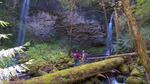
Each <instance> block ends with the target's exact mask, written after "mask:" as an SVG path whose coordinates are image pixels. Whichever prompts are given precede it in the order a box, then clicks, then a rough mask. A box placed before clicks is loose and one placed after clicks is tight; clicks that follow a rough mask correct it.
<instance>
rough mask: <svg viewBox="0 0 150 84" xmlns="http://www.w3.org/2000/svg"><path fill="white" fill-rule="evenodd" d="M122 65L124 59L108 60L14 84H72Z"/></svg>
mask: <svg viewBox="0 0 150 84" xmlns="http://www.w3.org/2000/svg"><path fill="white" fill-rule="evenodd" d="M123 63H124V59H123V58H122V57H116V58H110V59H106V60H103V61H99V62H95V63H91V64H85V65H81V66H78V67H74V68H70V69H66V70H61V71H57V72H54V73H52V74H48V75H44V76H41V77H36V78H33V79H30V80H26V81H16V82H15V83H14V84H17V83H19V84H20V83H21V84H72V83H77V82H79V81H81V80H84V79H86V78H88V77H92V76H94V75H97V74H100V73H105V72H108V71H110V70H112V69H114V68H117V67H118V66H119V65H121V64H123ZM4 84H5V83H4ZM6 84H7V83H6ZM8 84H9V83H8Z"/></svg>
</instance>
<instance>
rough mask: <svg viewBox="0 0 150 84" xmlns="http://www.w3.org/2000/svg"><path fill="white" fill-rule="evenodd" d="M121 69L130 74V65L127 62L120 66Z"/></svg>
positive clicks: (122, 71) (123, 72)
mask: <svg viewBox="0 0 150 84" xmlns="http://www.w3.org/2000/svg"><path fill="white" fill-rule="evenodd" d="M119 70H120V71H121V73H122V74H125V75H128V74H129V67H128V65H126V64H122V65H121V66H120V67H119Z"/></svg>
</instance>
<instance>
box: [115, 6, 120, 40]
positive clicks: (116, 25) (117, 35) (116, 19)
mask: <svg viewBox="0 0 150 84" xmlns="http://www.w3.org/2000/svg"><path fill="white" fill-rule="evenodd" d="M114 11H115V12H114V13H115V14H114V23H115V30H116V40H117V41H118V40H119V37H120V23H119V18H118V14H117V9H116V8H114Z"/></svg>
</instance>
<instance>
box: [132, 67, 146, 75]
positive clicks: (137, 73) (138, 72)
mask: <svg viewBox="0 0 150 84" xmlns="http://www.w3.org/2000/svg"><path fill="white" fill-rule="evenodd" d="M130 75H131V76H136V77H142V76H143V75H144V74H143V73H142V72H141V71H140V70H139V69H137V68H134V69H133V70H132V72H131V73H130Z"/></svg>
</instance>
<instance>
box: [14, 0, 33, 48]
mask: <svg viewBox="0 0 150 84" xmlns="http://www.w3.org/2000/svg"><path fill="white" fill-rule="evenodd" d="M29 4H30V0H24V1H23V6H22V9H21V15H20V24H19V31H18V35H17V43H16V45H17V46H20V45H22V44H23V43H24V40H25V31H26V17H27V15H28V10H29Z"/></svg>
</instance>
